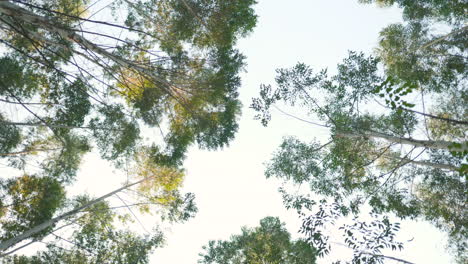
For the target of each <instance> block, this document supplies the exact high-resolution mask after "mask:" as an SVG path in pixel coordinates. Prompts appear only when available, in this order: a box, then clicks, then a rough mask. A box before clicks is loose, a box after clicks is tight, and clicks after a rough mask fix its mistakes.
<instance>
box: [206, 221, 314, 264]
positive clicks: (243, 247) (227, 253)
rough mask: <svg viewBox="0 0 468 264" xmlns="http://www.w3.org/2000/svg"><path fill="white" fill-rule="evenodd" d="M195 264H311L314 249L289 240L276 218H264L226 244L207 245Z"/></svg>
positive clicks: (220, 242) (287, 234)
mask: <svg viewBox="0 0 468 264" xmlns="http://www.w3.org/2000/svg"><path fill="white" fill-rule="evenodd" d="M203 248H204V250H205V251H206V252H204V253H200V256H201V257H202V258H201V259H200V260H199V262H198V263H205V264H209V263H225V264H230V263H232V264H234V263H236V264H242V263H249V264H275V263H278V264H279V263H286V264H300V263H301V264H302V263H303V264H313V263H315V254H316V252H315V249H314V248H313V247H312V246H311V245H310V244H308V243H307V242H306V241H304V240H300V239H299V240H295V241H294V240H291V235H290V234H289V232H288V231H287V230H286V228H285V226H284V223H282V222H281V221H280V219H279V218H277V217H265V218H263V219H262V220H260V226H258V227H255V228H247V227H243V228H242V233H241V234H240V235H233V236H231V238H230V239H229V240H228V241H221V240H219V241H214V240H211V241H209V242H208V246H204V247H203Z"/></svg>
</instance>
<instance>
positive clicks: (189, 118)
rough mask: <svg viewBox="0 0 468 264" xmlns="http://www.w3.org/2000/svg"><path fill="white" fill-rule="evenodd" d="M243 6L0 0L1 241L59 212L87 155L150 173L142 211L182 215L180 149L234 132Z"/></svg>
mask: <svg viewBox="0 0 468 264" xmlns="http://www.w3.org/2000/svg"><path fill="white" fill-rule="evenodd" d="M254 4H255V1H254V0H247V1H219V0H207V1H197V0H182V1H172V0H170V1H157V0H141V1H127V0H118V1H87V0H56V1H55V0H54V1H43V0H34V1H21V0H11V1H0V158H1V159H3V161H5V162H6V163H7V166H8V167H9V168H10V169H11V170H6V171H7V173H3V172H2V175H1V176H2V177H1V188H2V189H1V190H0V191H1V192H0V195H1V199H0V200H1V201H2V204H1V205H0V206H2V208H1V213H0V224H1V225H2V229H1V235H2V242H5V241H6V240H9V239H11V238H15V237H17V236H18V235H20V234H22V233H24V232H27V231H28V230H30V229H32V228H34V227H35V226H37V225H41V224H44V223H47V221H50V220H52V219H54V217H55V218H56V217H58V216H60V215H61V213H64V212H65V211H66V210H65V209H66V205H67V203H69V201H70V200H71V198H66V195H65V192H64V190H65V188H66V186H68V185H70V184H72V183H73V182H74V180H75V178H76V177H77V171H78V170H79V168H80V164H81V161H82V158H83V156H84V155H85V154H86V153H89V152H90V151H93V150H94V149H97V150H98V151H99V153H100V155H101V157H102V159H105V160H109V161H111V162H112V163H113V164H114V165H115V166H116V168H118V169H128V168H135V169H134V170H132V171H134V172H135V173H136V175H137V176H138V175H140V176H138V177H142V176H141V175H143V174H145V173H146V174H145V175H150V176H151V177H153V176H154V177H155V176H157V175H159V177H156V178H155V179H156V180H153V181H144V182H142V183H141V184H140V185H141V186H144V189H142V190H133V193H135V194H136V196H135V197H134V198H135V200H134V201H135V204H138V207H139V208H140V209H141V211H142V212H145V213H153V212H160V213H162V214H163V215H165V216H166V218H165V219H166V220H170V219H185V220H186V218H187V217H190V216H192V215H193V212H194V208H195V207H194V206H193V196H192V195H191V194H188V196H184V195H183V194H181V193H179V191H178V188H179V187H180V186H181V184H182V179H183V177H182V176H180V175H182V172H181V170H180V167H181V165H182V162H183V159H184V157H185V153H186V151H187V149H188V147H189V146H191V145H193V144H198V146H199V147H201V148H207V149H215V148H220V147H223V146H226V145H227V144H228V143H229V141H230V140H231V139H232V138H233V137H234V134H235V132H236V131H237V128H238V125H237V118H238V116H239V114H240V107H241V105H240V102H239V100H238V93H237V89H238V87H239V86H240V77H239V72H240V71H241V70H242V68H243V65H244V62H243V60H244V56H243V55H242V54H241V53H240V52H239V51H238V50H237V49H236V48H235V44H236V41H237V40H238V39H239V38H241V37H243V36H245V35H247V34H248V33H250V32H251V31H252V30H253V27H254V26H255V24H256V19H257V17H256V15H255V14H254V11H253V8H252V6H253V5H254ZM14 169H16V170H14ZM143 171H146V172H143ZM170 172H177V173H175V174H174V175H179V177H176V178H177V180H171V179H172V178H171V177H166V176H167V175H172V174H171V173H170ZM164 175H166V176H164ZM145 177H146V176H145ZM145 177H143V178H145ZM33 183H34V184H33ZM49 183H50V184H49ZM148 192H149V193H151V194H150V195H148ZM45 193H50V194H56V195H55V196H54V197H48V196H47V195H45ZM184 197H185V198H184ZM138 200H141V201H140V202H137V201H138ZM145 204H146V205H145ZM184 204H185V205H189V204H191V206H190V208H189V209H187V210H188V211H187V210H185V209H184V210H185V211H184V210H179V209H180V208H181V206H182V205H184ZM149 205H154V206H149ZM182 207H183V206H182ZM157 208H161V210H159V209H157ZM26 211H29V213H26ZM164 212H165V213H164ZM184 212H186V213H184ZM80 214H81V212H80ZM55 225H56V223H54V224H52V225H50V226H49V225H48V226H47V228H46V229H44V230H43V231H41V232H39V233H37V234H35V235H34V236H33V237H31V236H26V239H32V240H34V241H42V240H43V239H46V238H47V235H48V234H49V233H48V232H49V231H50V230H52V229H53V228H54V226H55ZM9 247H10V246H9Z"/></svg>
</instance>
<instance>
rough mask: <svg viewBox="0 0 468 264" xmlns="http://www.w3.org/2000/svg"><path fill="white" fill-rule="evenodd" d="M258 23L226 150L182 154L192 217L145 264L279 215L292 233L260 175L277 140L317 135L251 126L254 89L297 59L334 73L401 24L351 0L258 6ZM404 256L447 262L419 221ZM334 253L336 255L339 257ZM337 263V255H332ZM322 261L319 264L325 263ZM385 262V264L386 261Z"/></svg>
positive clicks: (294, 225)
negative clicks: (194, 208) (194, 210)
mask: <svg viewBox="0 0 468 264" xmlns="http://www.w3.org/2000/svg"><path fill="white" fill-rule="evenodd" d="M259 2H260V3H259V4H258V5H257V6H256V11H257V14H258V15H259V22H258V25H257V27H256V29H255V31H254V33H253V34H251V35H250V36H249V37H248V38H247V39H244V40H241V41H240V45H239V49H240V50H241V51H242V52H243V53H244V54H245V55H247V63H248V65H247V68H246V70H247V72H246V73H245V74H243V75H242V80H243V84H242V87H241V89H240V94H241V100H242V102H243V104H244V109H243V115H242V118H241V120H240V130H239V132H238V134H237V136H236V139H235V140H234V141H233V142H232V143H231V144H230V145H231V146H230V147H229V148H226V149H224V150H220V151H216V152H207V151H199V150H196V149H195V148H192V150H191V151H190V152H189V153H188V159H187V161H186V163H185V168H186V170H187V178H186V181H185V184H184V186H185V190H186V191H190V192H194V193H195V194H196V202H197V205H198V207H199V212H198V214H197V216H196V217H195V218H194V219H192V220H191V221H189V222H188V223H185V224H182V225H179V226H176V227H174V228H173V229H172V232H170V233H168V234H167V237H168V240H167V246H166V247H165V248H163V249H158V250H156V252H155V254H154V256H153V258H152V262H151V263H163V264H171V263H177V264H193V263H196V261H197V260H198V259H199V257H198V253H200V252H201V251H202V250H201V247H202V246H203V245H206V244H207V243H208V241H209V240H214V239H228V238H229V236H230V235H232V234H238V233H239V232H240V228H241V226H243V225H247V226H250V227H253V226H257V225H258V224H259V220H260V219H261V218H263V217H265V216H279V217H280V218H281V220H282V221H285V222H286V223H287V227H288V230H289V231H290V232H291V233H293V234H295V232H296V231H297V230H298V229H299V226H300V224H301V223H300V220H299V219H298V218H297V217H296V215H295V213H294V212H293V211H289V212H288V211H286V210H285V209H284V208H283V205H282V200H281V197H280V195H279V194H278V192H277V188H278V187H279V184H278V182H276V181H274V180H266V179H265V177H264V175H263V171H264V163H265V162H267V161H268V160H269V159H270V157H271V155H272V153H273V151H274V150H275V149H276V148H277V147H278V145H279V144H280V142H281V138H282V137H284V136H286V135H296V136H299V137H300V138H302V139H305V140H311V139H312V138H313V137H314V136H321V135H323V134H324V133H325V131H321V130H320V129H318V128H316V127H311V126H310V125H307V124H304V123H300V122H299V121H296V120H292V119H290V118H287V117H284V116H282V115H281V114H280V113H274V114H273V120H272V122H271V123H270V125H269V126H268V127H267V128H264V127H262V126H261V125H260V122H258V121H255V120H253V116H254V113H253V111H252V110H250V109H249V108H248V106H249V104H250V102H251V98H252V97H257V96H258V91H259V85H260V84H261V83H271V84H273V81H274V77H275V69H276V68H280V67H291V66H293V65H294V64H296V63H297V62H298V61H300V62H304V63H306V64H309V65H311V66H312V67H313V68H314V69H320V68H323V67H328V68H330V70H331V71H334V69H335V66H336V64H337V63H338V62H340V61H341V60H342V59H343V58H344V57H345V56H347V51H348V50H356V51H364V52H372V49H373V48H374V47H375V46H376V44H377V40H378V32H379V31H380V30H381V29H382V28H383V27H385V26H386V25H388V24H390V23H394V22H398V21H400V19H401V15H400V12H399V10H397V9H379V8H377V7H375V6H373V5H360V4H358V3H357V0H351V1H350V0H289V1H284V0H259ZM401 233H402V234H403V237H405V238H407V239H411V238H412V237H414V240H413V241H412V242H410V243H407V245H406V250H405V252H393V253H392V256H395V257H401V258H404V259H406V260H409V261H412V262H415V263H449V262H450V258H449V256H448V255H447V253H446V252H445V250H444V244H445V240H444V239H445V238H444V236H443V235H442V234H440V233H439V232H438V231H436V230H435V228H433V227H432V226H431V225H429V224H427V223H422V222H419V223H415V222H413V223H408V224H405V225H404V226H403V229H402V231H401ZM340 254H341V253H340ZM333 257H334V258H337V257H339V256H333ZM329 261H330V260H322V261H321V262H319V263H330V262H329ZM389 263H391V262H389Z"/></svg>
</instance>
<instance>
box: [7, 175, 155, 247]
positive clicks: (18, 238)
mask: <svg viewBox="0 0 468 264" xmlns="http://www.w3.org/2000/svg"><path fill="white" fill-rule="evenodd" d="M147 179H148V178H145V179H142V180H139V181H137V182H134V183H130V184H127V185H125V186H123V187H121V188H119V189H117V190H115V191H112V192H110V193H107V194H105V195H103V196H101V197H99V198H96V199H94V200H92V201H90V202H89V203H87V204H85V205H82V206H80V207H78V208H76V209H73V210H71V211H68V212H66V213H64V214H62V215H60V216H57V217H55V218H52V219H50V220H48V221H45V222H44V223H42V224H39V225H37V226H35V227H33V228H31V229H29V230H27V231H25V232H24V233H22V234H20V235H18V236H16V237H13V238H10V239H8V240H6V241H2V242H1V243H0V252H1V251H5V250H6V249H7V248H9V247H11V246H13V245H15V244H17V243H19V242H21V241H23V240H25V239H27V238H29V237H31V236H33V235H34V234H37V233H39V232H41V231H42V230H44V229H46V228H48V227H50V226H52V225H53V224H55V223H57V222H58V221H61V220H64V219H67V218H69V217H71V216H73V215H75V214H77V213H79V212H80V211H82V210H84V209H86V208H88V207H90V206H92V205H94V204H96V203H98V202H101V201H103V200H104V199H106V198H108V197H110V196H112V195H114V194H116V193H118V192H120V191H122V190H125V189H128V188H130V187H132V186H134V185H137V184H139V183H141V182H143V181H145V180H147Z"/></svg>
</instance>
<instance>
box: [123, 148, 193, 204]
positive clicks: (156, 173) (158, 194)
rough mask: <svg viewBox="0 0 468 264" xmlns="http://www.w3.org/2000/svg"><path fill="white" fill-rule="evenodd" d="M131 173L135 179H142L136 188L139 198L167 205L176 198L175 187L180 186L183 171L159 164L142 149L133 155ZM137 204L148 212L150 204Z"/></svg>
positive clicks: (150, 202) (151, 202)
mask: <svg viewBox="0 0 468 264" xmlns="http://www.w3.org/2000/svg"><path fill="white" fill-rule="evenodd" d="M132 174H133V175H134V177H136V178H137V179H144V181H143V182H142V183H140V184H139V185H138V187H137V189H136V191H137V193H138V195H139V198H140V199H143V200H144V201H145V202H149V204H157V205H168V204H171V203H172V202H173V201H175V200H176V199H177V196H176V194H177V189H178V188H180V187H181V185H182V182H183V180H184V173H183V171H182V170H180V169H177V168H171V167H167V166H160V165H158V164H156V163H155V162H154V161H153V160H152V159H151V157H150V156H149V155H148V151H147V150H146V149H143V150H142V151H140V152H139V153H138V154H136V155H135V166H134V167H133V169H132ZM149 204H142V205H140V206H139V208H140V210H141V211H142V212H147V213H148V212H149V211H150V205H149Z"/></svg>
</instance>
